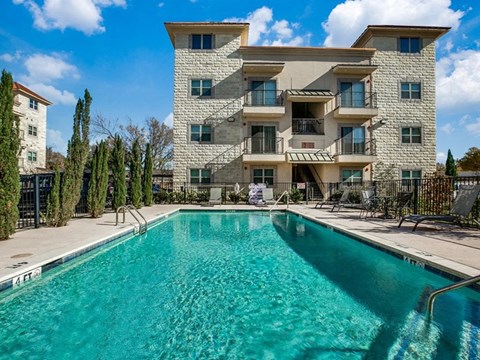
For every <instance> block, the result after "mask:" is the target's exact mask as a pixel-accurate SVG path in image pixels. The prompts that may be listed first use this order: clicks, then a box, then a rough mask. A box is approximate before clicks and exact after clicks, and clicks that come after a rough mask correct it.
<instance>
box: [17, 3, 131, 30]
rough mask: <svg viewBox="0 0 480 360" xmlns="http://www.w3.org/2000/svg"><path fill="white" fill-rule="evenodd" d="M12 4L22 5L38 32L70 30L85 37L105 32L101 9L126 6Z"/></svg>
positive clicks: (102, 4)
mask: <svg viewBox="0 0 480 360" xmlns="http://www.w3.org/2000/svg"><path fill="white" fill-rule="evenodd" d="M13 3H14V4H17V5H18V4H23V5H24V6H25V7H26V8H27V9H28V10H29V11H30V13H31V14H32V16H33V19H34V26H35V27H36V28H38V29H40V30H52V29H60V30H62V31H63V30H65V29H67V28H72V29H75V30H79V31H82V32H83V33H85V34H87V35H91V34H94V33H102V32H104V31H105V27H104V26H102V22H103V18H102V14H101V13H102V8H105V7H110V6H117V7H123V8H125V7H126V5H127V4H126V1H125V0H45V1H44V2H43V5H42V6H40V5H39V4H37V1H36V0H13Z"/></svg>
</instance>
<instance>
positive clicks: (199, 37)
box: [192, 34, 213, 50]
mask: <svg viewBox="0 0 480 360" xmlns="http://www.w3.org/2000/svg"><path fill="white" fill-rule="evenodd" d="M192 49H195V50H199V49H205V50H206V49H213V35H212V34H193V35H192Z"/></svg>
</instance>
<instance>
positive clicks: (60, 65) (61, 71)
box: [23, 54, 80, 83]
mask: <svg viewBox="0 0 480 360" xmlns="http://www.w3.org/2000/svg"><path fill="white" fill-rule="evenodd" d="M25 67H26V68H27V71H28V75H27V76H24V77H23V80H24V81H27V82H44V83H50V82H52V81H54V80H58V79H64V78H66V77H72V78H74V79H78V78H79V77H80V76H79V74H78V69H77V67H76V66H75V65H72V64H69V63H67V62H66V61H65V60H63V59H62V58H61V57H60V56H59V55H57V54H53V55H45V54H34V55H32V56H29V57H28V58H27V59H26V60H25Z"/></svg>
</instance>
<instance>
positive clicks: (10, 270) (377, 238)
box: [0, 205, 480, 284]
mask: <svg viewBox="0 0 480 360" xmlns="http://www.w3.org/2000/svg"><path fill="white" fill-rule="evenodd" d="M279 208H285V206H281V207H279ZM178 209H196V210H211V209H215V210H219V209H220V210H228V209H249V210H260V209H259V208H256V207H254V206H248V205H238V206H227V205H222V206H215V207H205V208H203V207H200V206H198V205H189V206H188V205H155V206H152V207H148V208H142V209H141V212H142V214H143V215H144V216H145V217H146V218H147V220H152V219H155V218H158V217H159V216H161V215H165V214H168V213H172V212H175V211H176V210H178ZM289 209H290V210H291V211H292V212H295V213H297V214H299V215H302V216H304V217H306V218H309V219H311V220H314V221H317V222H320V223H322V224H325V225H327V226H331V227H334V228H337V229H339V230H342V231H345V232H348V233H351V234H353V235H355V236H358V237H360V238H361V239H363V240H364V241H369V242H373V243H376V244H378V245H381V246H383V247H386V248H388V249H390V250H392V251H395V252H397V253H400V254H402V255H404V256H406V257H407V260H408V259H413V261H414V262H419V264H420V265H421V264H422V263H424V264H430V265H432V266H433V267H436V268H438V269H441V270H444V271H447V272H449V273H451V274H454V275H456V276H459V277H468V276H474V275H478V274H480V230H478V229H462V228H458V227H453V226H438V225H433V226H432V225H423V226H422V225H421V226H419V228H418V229H417V231H416V232H414V233H412V231H411V229H412V226H413V224H412V223H405V224H404V225H403V226H402V228H401V229H398V228H397V222H396V221H395V220H383V219H376V218H368V219H359V216H358V215H359V211H358V210H352V209H346V210H342V211H340V212H330V211H329V209H328V208H326V209H315V208H314V206H313V205H291V206H290V207H289ZM263 210H265V208H263ZM134 225H135V222H134V221H133V218H131V216H129V215H127V221H126V223H125V224H121V225H119V226H115V214H113V213H107V214H105V215H104V216H103V217H102V218H99V219H90V218H85V219H73V220H71V221H70V223H69V225H68V226H65V227H62V228H48V227H42V228H39V229H28V230H21V231H18V232H17V233H16V234H15V235H14V236H13V237H12V238H11V239H9V240H4V241H0V284H1V283H2V282H3V281H5V280H7V279H12V278H14V277H16V276H19V275H21V274H25V273H26V272H29V271H32V270H33V269H35V268H37V267H39V266H41V265H44V264H48V263H50V262H52V261H55V260H56V259H59V258H62V257H64V256H66V255H68V254H71V253H74V252H77V251H79V250H81V249H84V248H86V247H89V246H91V245H92V244H95V243H97V242H102V241H104V240H105V239H107V238H110V237H112V236H119V235H121V234H122V233H125V232H129V231H131V230H132V229H133V227H134Z"/></svg>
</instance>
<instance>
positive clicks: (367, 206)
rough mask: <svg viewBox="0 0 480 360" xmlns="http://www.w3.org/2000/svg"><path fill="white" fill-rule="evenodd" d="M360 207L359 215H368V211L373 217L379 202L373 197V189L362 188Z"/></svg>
mask: <svg viewBox="0 0 480 360" xmlns="http://www.w3.org/2000/svg"><path fill="white" fill-rule="evenodd" d="M361 196H362V209H361V210H360V217H362V215H363V214H365V217H367V216H368V213H370V215H371V216H372V217H373V216H375V213H376V212H377V210H378V207H379V202H378V200H377V198H376V197H375V191H374V190H362V192H361Z"/></svg>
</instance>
